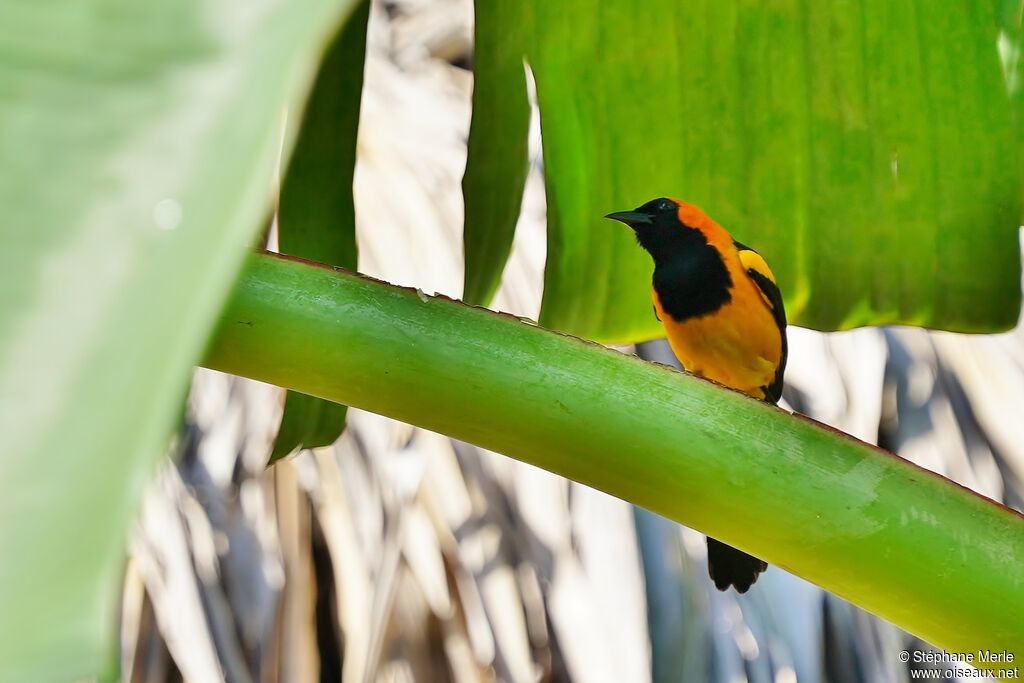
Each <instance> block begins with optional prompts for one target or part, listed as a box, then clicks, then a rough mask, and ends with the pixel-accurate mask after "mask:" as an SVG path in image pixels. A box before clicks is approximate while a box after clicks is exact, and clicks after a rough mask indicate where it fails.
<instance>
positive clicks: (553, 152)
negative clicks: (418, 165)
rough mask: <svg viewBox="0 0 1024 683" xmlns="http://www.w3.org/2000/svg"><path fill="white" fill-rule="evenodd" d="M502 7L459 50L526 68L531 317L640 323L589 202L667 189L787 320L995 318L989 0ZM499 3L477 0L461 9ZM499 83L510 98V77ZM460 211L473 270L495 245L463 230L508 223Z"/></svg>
mask: <svg viewBox="0 0 1024 683" xmlns="http://www.w3.org/2000/svg"><path fill="white" fill-rule="evenodd" d="M511 6H514V7H515V8H517V12H518V19H519V20H518V21H513V20H511V19H509V18H505V19H504V20H503V22H502V25H503V27H504V31H505V32H506V33H507V34H515V35H516V36H517V37H518V41H517V42H516V43H515V47H514V48H511V47H509V45H508V43H510V42H512V41H513V37H512V36H509V35H506V36H505V41H504V42H501V43H497V42H494V41H491V42H482V43H480V44H478V45H477V51H478V52H483V53H485V55H488V56H480V57H478V60H480V61H487V60H491V61H493V60H499V59H500V60H503V61H504V62H510V61H512V60H513V59H514V58H515V57H516V56H519V57H522V58H524V59H526V60H527V61H528V62H529V65H530V66H531V67H532V69H533V72H534V75H535V77H536V82H537V90H538V100H539V107H540V119H541V130H542V134H543V140H544V161H545V178H546V183H547V197H548V211H549V215H548V257H547V268H546V273H545V293H544V303H543V309H542V312H541V323H542V324H543V325H545V326H549V327H554V328H557V329H562V330H566V331H569V332H572V333H574V334H580V335H582V336H587V337H590V338H594V339H599V340H602V341H610V342H623V341H636V340H640V339H644V338H649V337H653V336H656V335H658V334H659V326H658V323H657V321H656V320H654V318H653V316H652V315H651V312H650V301H649V296H650V295H649V280H650V277H649V276H650V271H651V264H650V262H649V260H648V257H647V256H646V254H644V253H642V252H641V251H640V250H639V249H637V248H636V245H635V244H633V240H632V235H631V234H629V231H628V230H626V229H624V228H622V227H620V226H617V225H615V224H611V223H609V222H607V221H605V220H603V219H602V218H601V217H602V215H603V214H605V213H608V212H609V211H614V210H626V209H631V208H633V207H635V206H638V205H639V204H641V203H643V202H645V201H647V200H649V199H652V198H654V197H658V196H665V195H667V196H675V197H679V198H682V199H684V200H687V201H690V202H692V203H694V204H697V205H698V206H700V207H702V208H703V209H704V210H705V211H706V212H707V213H708V214H709V215H710V216H712V217H713V218H715V219H716V220H717V221H718V222H719V223H720V224H722V225H723V226H724V227H725V228H726V229H727V230H729V231H730V232H731V233H732V234H733V235H734V237H736V238H737V239H739V240H740V241H742V242H744V243H746V244H749V245H751V246H753V247H755V248H756V249H758V250H759V251H760V252H761V253H762V254H763V255H764V256H765V257H766V259H767V260H768V262H769V263H770V264H771V266H772V268H773V270H774V271H775V274H776V276H777V278H778V280H779V284H780V286H781V288H782V291H783V293H784V295H785V298H786V308H787V311H788V313H789V316H790V320H791V321H792V322H793V323H795V324H798V325H804V326H808V327H814V328H818V329H843V328H848V327H854V326H858V325H868V324H885V323H903V324H913V325H923V326H928V327H936V328H943V329H950V330H961V331H995V330H1002V329H1006V328H1008V327H1010V326H1012V325H1013V324H1014V322H1015V321H1016V319H1017V314H1018V311H1019V308H1020V286H1019V285H1020V261H1019V248H1018V237H1017V233H1018V225H1019V222H1020V219H1021V215H1022V213H1021V194H1022V193H1021V187H1022V174H1021V164H1020V155H1021V150H1020V129H1019V125H1018V124H1017V123H1015V120H1016V119H1015V117H1014V113H1013V106H1012V105H1011V99H1010V95H1009V94H1008V89H1007V81H1008V79H1007V78H1004V72H1003V68H1002V66H1001V62H1000V48H999V43H1000V37H1001V36H1002V42H1003V44H1004V46H1005V45H1010V47H1011V48H1015V49H1017V50H1018V53H1017V54H1019V45H1020V43H1019V32H1018V33H1017V34H1011V33H1007V32H1006V31H1004V30H1002V29H1001V22H1002V23H1003V24H1005V23H1006V22H1005V21H1003V20H1002V19H1001V18H1000V17H1002V16H1004V15H1006V12H1002V13H1001V14H998V13H997V12H996V7H995V6H994V3H978V2H971V1H970V0H961V1H959V2H941V3H929V4H928V5H927V9H925V7H924V6H921V5H915V4H913V3H902V2H896V3H894V2H889V1H888V0H854V1H851V2H844V3H806V2H796V0H784V1H780V2H771V3H765V2H753V1H751V0H726V1H724V2H723V1H721V0H685V1H683V2H679V1H678V0H609V1H608V2H602V3H599V4H594V3H589V2H587V3H584V2H560V3H553V2H541V1H540V0H535V1H532V2H531V1H530V0H525V1H524V2H521V3H514V4H513V5H511ZM510 11H511V10H510V9H509V6H508V5H506V3H501V2H497V3H490V2H481V3H477V15H478V17H480V19H479V20H480V21H488V19H487V17H488V15H489V14H492V13H493V14H502V13H504V14H507V13H509V12H510ZM1018 23H1019V22H1018ZM1007 36H1009V37H1007ZM1014 36H1016V38H1014ZM1015 39H1016V41H1017V42H1016V43H1014V42H1013V41H1014V40H1015ZM492 51H494V52H495V54H490V53H491V52H492ZM1003 51H1004V53H1005V52H1006V49H1005V47H1004V50H1003ZM1014 73H1019V69H1018V71H1016V72H1014ZM1008 75H1012V74H1008ZM480 76H481V77H488V76H489V74H488V73H482V74H480ZM478 87H479V86H478ZM490 87H491V88H492V89H493V88H494V87H496V86H493V85H491V86H490ZM502 87H503V94H504V97H505V98H508V99H513V100H514V98H516V97H517V96H518V95H517V92H518V91H519V90H520V89H521V83H520V82H519V81H518V80H517V79H508V80H507V82H505V83H503V84H502ZM492 97H497V96H495V95H492ZM520 128H521V125H520V124H519V120H518V115H517V114H516V113H515V112H508V113H506V114H505V121H504V129H503V130H504V132H503V133H497V132H495V131H494V130H493V126H492V130H491V131H490V132H489V133H488V135H490V136H491V138H492V139H499V140H500V139H504V137H505V136H509V135H519V134H520V133H519V130H520ZM487 143H488V141H487V140H486V139H485V140H481V141H477V140H472V141H471V145H473V144H478V145H481V146H487V147H488V149H489V150H490V152H491V154H492V155H493V156H494V157H495V159H494V160H492V163H494V164H498V163H499V159H501V160H503V161H501V162H500V163H504V164H506V165H509V164H512V162H513V161H514V157H515V155H516V154H517V152H509V151H508V150H509V149H510V145H509V144H508V142H507V141H506V142H503V143H502V144H500V145H499V144H496V143H493V142H492V143H491V144H490V145H489V146H488V145H487ZM478 154H480V155H484V154H485V152H484V151H478ZM482 172H483V171H482V169H481V167H480V166H472V165H471V166H470V167H468V169H467V173H482ZM466 185H467V186H470V185H472V182H471V181H470V180H469V179H467V181H466ZM511 190H512V191H515V190H516V187H512V188H511ZM469 209H470V202H469V200H468V199H467V217H466V220H467V224H466V229H467V234H473V235H474V236H473V238H472V241H471V240H470V239H469V238H467V241H466V245H467V254H466V260H467V270H468V271H471V272H474V273H475V275H474V277H475V278H478V279H484V276H483V275H481V274H480V273H479V271H486V270H488V269H494V268H500V267H501V262H500V259H496V258H494V256H493V253H492V252H491V251H488V250H485V249H483V248H480V247H475V246H473V245H479V244H483V243H486V242H487V240H486V239H484V238H483V237H481V236H479V235H476V234H475V233H477V232H479V231H485V230H490V231H494V233H495V237H494V239H498V238H499V237H500V238H501V239H504V240H508V239H510V237H509V235H507V234H506V233H507V230H508V223H507V221H504V222H502V221H497V222H493V223H487V222H486V221H484V220H482V218H484V217H485V216H484V215H483V214H482V213H480V212H471V211H470V210H469ZM471 247H472V248H471Z"/></svg>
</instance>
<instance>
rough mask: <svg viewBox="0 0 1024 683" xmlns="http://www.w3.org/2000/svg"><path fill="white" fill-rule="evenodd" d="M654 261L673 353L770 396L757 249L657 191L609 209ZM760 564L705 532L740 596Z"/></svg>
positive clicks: (781, 351) (773, 343)
mask: <svg viewBox="0 0 1024 683" xmlns="http://www.w3.org/2000/svg"><path fill="white" fill-rule="evenodd" d="M607 218H611V219H613V220H616V221H619V222H621V223H625V224H626V225H628V226H629V227H631V228H632V229H633V231H634V232H635V233H636V239H637V242H639V243H640V246H641V247H643V248H644V249H645V250H647V252H648V253H649V254H650V255H651V257H652V258H653V259H654V276H653V278H652V285H653V286H652V288H651V296H652V298H653V299H654V313H655V315H656V316H657V317H658V320H660V321H661V324H662V326H663V327H664V328H665V336H666V337H668V342H669V345H670V346H671V347H672V351H673V353H675V355H676V358H678V359H679V362H680V363H681V364H682V366H683V368H685V369H686V370H687V371H688V372H690V373H692V374H694V375H697V376H699V377H705V378H707V379H711V380H714V381H715V382H718V383H719V384H723V385H725V386H727V387H731V388H733V389H737V390H738V391H742V392H743V393H745V394H747V395H749V396H753V397H754V398H758V399H761V400H763V401H767V402H768V403H778V401H779V398H780V397H781V396H782V376H783V373H784V372H785V370H786V353H787V349H786V311H785V310H784V309H783V307H782V295H781V294H780V293H779V288H778V286H777V285H776V284H775V276H774V275H772V271H771V270H770V269H769V268H768V264H767V263H765V260H764V259H763V258H761V256H760V254H758V253H757V252H756V251H754V250H753V249H751V248H750V247H748V246H745V245H743V244H740V243H739V242H737V241H736V240H734V239H733V238H732V237H731V236H730V235H729V233H728V232H726V231H725V229H724V228H722V226H720V225H719V224H718V223H716V222H714V221H713V220H711V219H710V218H709V217H708V216H707V215H706V214H705V213H704V212H703V211H701V210H700V209H698V208H697V207H696V206H693V205H692V204H687V203H686V202H682V201H679V200H678V199H668V198H665V197H662V198H660V199H654V200H651V201H649V202H647V203H646V204H644V205H643V206H641V207H639V208H637V209H636V210H634V211H622V212H619V213H611V214H608V216H607ZM767 568H768V565H767V564H766V563H765V562H764V561H762V560H759V559H758V558H756V557H753V556H751V555H748V554H747V553H745V552H743V551H742V550H737V549H736V548H733V547H732V546H729V545H726V544H725V543H722V542H720V541H716V540H715V539H713V538H711V537H708V573H709V574H710V575H711V579H712V580H713V581H714V582H715V586H716V587H717V588H718V589H719V590H723V591H724V590H727V589H728V588H729V586H735V587H736V590H737V591H738V592H740V593H745V592H746V591H747V589H749V588H750V586H751V585H752V584H753V583H754V581H756V580H757V577H758V575H759V574H760V573H761V572H763V571H765V570H766V569H767Z"/></svg>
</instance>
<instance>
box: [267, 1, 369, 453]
mask: <svg viewBox="0 0 1024 683" xmlns="http://www.w3.org/2000/svg"><path fill="white" fill-rule="evenodd" d="M369 17H370V3H369V0H361V1H360V2H359V4H358V5H357V6H356V8H355V10H354V11H353V12H352V14H351V16H350V17H349V18H348V21H346V22H345V25H344V27H343V28H342V30H340V31H338V34H337V36H335V38H334V41H333V42H332V43H331V45H330V46H329V47H328V49H327V52H326V54H325V55H324V57H323V60H322V62H321V64H320V72H319V74H318V75H317V78H316V82H315V83H314V85H313V92H312V93H311V94H310V96H309V102H308V103H307V105H306V111H305V115H304V116H303V118H302V125H301V128H300V130H299V135H298V139H297V140H296V141H295V149H294V151H293V152H292V157H291V161H290V162H289V165H288V173H287V175H286V176H285V179H284V183H283V184H282V186H281V204H280V207H279V211H278V218H277V224H278V241H279V244H280V249H281V252H282V253H285V254H291V255H293V256H301V257H302V258H307V259H310V260H312V261H319V262H320V263H329V264H331V265H335V266H342V267H345V268H350V269H352V270H355V268H356V257H357V251H356V215H355V207H354V205H353V199H352V175H353V172H354V170H355V163H356V133H357V132H358V130H359V103H360V101H361V96H362V91H363V60H364V56H365V54H366V22H367V20H368V19H369ZM344 429H345V406H341V405H338V404H337V403H329V402H327V401H320V400H318V399H315V398H312V397H311V396H306V395H304V394H297V393H295V392H291V391H290V392H288V395H287V397H286V399H285V404H284V415H282V417H281V428H280V430H279V431H278V434H277V439H276V440H275V442H274V450H273V452H272V453H271V456H270V461H271V462H273V461H275V460H277V459H278V458H282V457H284V456H286V455H288V454H289V453H291V452H292V451H293V450H295V449H296V448H300V447H304V448H316V447H318V446H326V445H329V444H332V443H334V442H335V441H336V440H337V438H338V436H339V435H340V434H341V432H342V430H344Z"/></svg>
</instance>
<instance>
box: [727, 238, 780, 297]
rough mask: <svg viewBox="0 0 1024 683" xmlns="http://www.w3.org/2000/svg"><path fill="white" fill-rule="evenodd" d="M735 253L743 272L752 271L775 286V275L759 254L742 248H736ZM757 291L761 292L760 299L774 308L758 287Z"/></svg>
mask: <svg viewBox="0 0 1024 683" xmlns="http://www.w3.org/2000/svg"><path fill="white" fill-rule="evenodd" d="M737 251H738V252H739V255H740V263H742V264H743V270H752V271H754V272H755V273H759V274H760V275H762V276H764V277H766V278H768V279H769V280H771V282H772V284H776V283H775V275H774V274H773V273H772V269H771V268H769V267H768V263H767V262H766V261H765V260H764V258H762V256H761V255H760V254H758V253H757V252H756V251H754V250H753V249H746V248H743V247H737ZM758 291H759V292H761V297H762V298H763V299H764V300H765V302H766V303H767V304H768V306H769V307H771V308H775V306H773V305H772V302H771V300H770V299H769V298H768V295H767V294H765V292H764V291H762V290H761V288H760V287H758Z"/></svg>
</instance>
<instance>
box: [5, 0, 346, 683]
mask: <svg viewBox="0 0 1024 683" xmlns="http://www.w3.org/2000/svg"><path fill="white" fill-rule="evenodd" d="M348 4H349V3H348V2H345V1H344V0H287V1H286V0H267V1H264V2H258V3H253V2H248V1H246V0H202V1H196V0H189V1H184V0H166V1H164V2H153V3H149V2H147V3H139V2H137V1H135V0H62V1H50V2H38V1H37V0H6V1H5V2H3V3H0V93H3V95H2V96H0V168H2V169H3V172H2V174H0V175H2V178H3V180H2V181H0V206H3V210H4V228H3V230H4V240H3V249H2V250H0V273H3V276H2V277H3V286H2V287H0V359H2V362H0V432H2V433H3V435H4V439H5V443H4V448H3V449H2V451H0V472H2V475H0V558H2V560H0V606H2V608H0V680H2V681H17V682H18V683H21V682H23V681H33V682H37V681H40V682H45V681H58V680H60V681H64V680H70V679H78V678H82V677H85V676H88V675H90V674H92V673H94V672H96V671H98V670H99V669H100V668H101V666H102V665H103V659H104V657H105V656H106V655H107V653H108V652H110V651H111V649H109V648H108V645H109V642H110V640H111V638H112V636H113V635H114V633H115V628H114V627H115V623H116V619H115V609H116V605H117V601H116V597H117V587H118V586H117V584H118V578H119V577H120V575H121V572H122V570H123V562H124V555H123V548H124V540H125V530H126V529H127V527H128V521H129V519H130V518H131V516H132V515H133V514H134V513H135V511H136V504H137V502H138V500H139V495H140V492H141V490H142V485H143V484H144V483H145V482H146V481H147V480H148V478H149V477H150V475H151V474H152V472H153V467H154V464H155V463H156V461H157V458H158V457H159V456H160V455H161V454H163V453H165V452H166V450H167V446H168V437H169V435H170V433H171V431H172V428H173V426H174V423H175V420H176V418H177V417H178V416H179V415H180V412H181V404H182V398H183V396H184V393H185V388H186V385H187V382H188V378H189V374H190V369H191V367H192V365H193V363H195V361H196V359H197V357H198V356H199V355H200V354H201V352H202V349H203V347H204V346H205V344H206V343H207V340H208V335H209V330H210V326H211V323H212V321H213V320H214V319H215V317H216V315H217V312H218V311H219V309H220V307H221V304H222V302H223V298H224V295H225V293H226V292H227V290H228V288H229V287H230V286H231V283H232V282H233V280H234V277H235V274H236V272H237V267H238V264H239V263H240V261H241V259H242V256H243V255H244V253H245V251H246V247H247V245H248V244H249V243H250V242H251V240H252V239H253V237H254V235H255V233H256V232H257V231H258V230H259V228H260V227H261V225H262V224H263V221H264V219H265V217H266V215H267V211H268V209H269V207H268V206H267V201H266V200H267V195H268V188H269V187H270V179H271V175H272V167H273V164H274V160H275V158H276V156H277V151H278V144H279V139H280V138H279V134H278V131H279V129H280V123H281V112H282V111H283V109H284V107H285V105H286V104H287V103H295V102H296V99H297V97H298V96H300V95H301V94H302V92H303V90H304V89H305V86H306V85H307V83H308V77H309V76H310V75H311V74H312V73H313V70H314V68H315V61H314V60H315V58H316V56H317V54H318V53H319V47H320V45H321V42H322V41H323V40H324V39H325V38H326V37H327V36H328V35H329V34H330V33H331V31H332V29H333V28H334V26H335V24H336V22H337V21H338V20H339V19H340V18H341V17H342V15H343V13H344V10H345V9H346V7H347V6H348Z"/></svg>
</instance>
